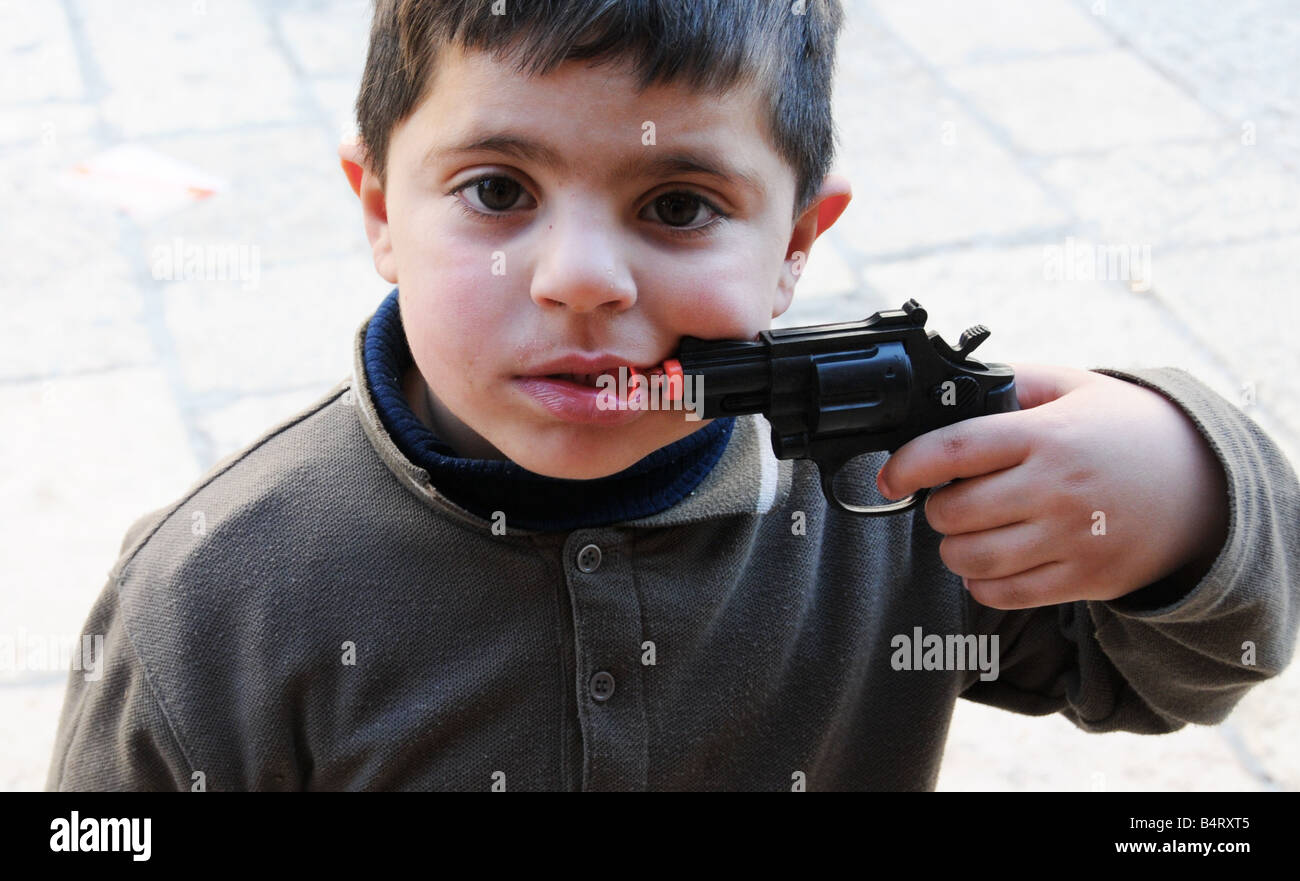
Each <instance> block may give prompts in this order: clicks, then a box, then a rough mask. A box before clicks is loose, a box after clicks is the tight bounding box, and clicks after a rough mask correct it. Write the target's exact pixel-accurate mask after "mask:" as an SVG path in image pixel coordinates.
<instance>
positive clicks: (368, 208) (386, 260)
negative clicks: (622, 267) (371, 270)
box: [339, 137, 397, 284]
mask: <svg viewBox="0 0 1300 881" xmlns="http://www.w3.org/2000/svg"><path fill="white" fill-rule="evenodd" d="M339 164H340V165H342V166H343V173H344V174H345V175H347V179H348V185H349V186H351V187H352V192H354V193H356V194H357V197H358V198H359V199H360V200H361V212H362V215H363V217H364V218H365V224H366V238H367V239H369V240H370V251H371V254H372V255H373V256H374V260H375V271H376V272H378V273H379V274H380V276H382V277H383V279H384V280H385V281H387V282H388V283H389V284H397V261H396V260H395V259H394V256H393V241H392V238H391V237H390V236H389V230H388V206H387V202H386V201H385V197H384V190H383V187H381V186H380V184H379V178H378V176H376V175H375V174H374V173H373V172H372V171H371V170H370V163H369V160H368V159H367V158H366V150H365V147H364V146H363V145H362V144H361V142H360V141H358V140H357V139H356V138H355V137H352V138H346V139H344V140H343V141H341V142H340V143H339Z"/></svg>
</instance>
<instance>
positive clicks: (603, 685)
mask: <svg viewBox="0 0 1300 881" xmlns="http://www.w3.org/2000/svg"><path fill="white" fill-rule="evenodd" d="M590 689H591V699H592V700H596V701H607V700H609V698H610V695H612V694H613V693H614V677H613V676H611V675H610V674H608V673H606V672H605V671H604V670H601V671H600V672H599V673H597V674H596V675H595V676H593V677H591V684H590Z"/></svg>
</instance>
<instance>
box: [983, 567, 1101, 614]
mask: <svg viewBox="0 0 1300 881" xmlns="http://www.w3.org/2000/svg"><path fill="white" fill-rule="evenodd" d="M1069 573H1070V566H1069V564H1067V563H1065V562H1062V561H1060V560H1056V561H1054V562H1051V563H1044V564H1042V565H1041V566H1037V567H1035V568H1033V569H1027V570H1026V571H1024V572H1017V573H1016V574H1015V575H1012V576H1009V577H1007V578H995V579H979V578H963V579H962V583H963V584H965V585H966V589H967V590H969V591H970V595H971V598H972V599H974V600H975V602H977V603H979V604H980V605H981V606H988V607H989V608H991V609H1003V610H1006V611H1011V610H1013V609H1032V608H1034V607H1036V606H1054V605H1059V604H1061V603H1070V602H1074V601H1075V600H1077V599H1081V597H1079V596H1078V595H1077V594H1076V591H1075V589H1074V588H1073V587H1072V585H1071V582H1070V578H1069Z"/></svg>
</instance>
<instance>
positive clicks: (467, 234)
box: [340, 47, 849, 479]
mask: <svg viewBox="0 0 1300 881" xmlns="http://www.w3.org/2000/svg"><path fill="white" fill-rule="evenodd" d="M765 119H766V112H765V110H764V108H763V107H762V106H760V99H759V98H758V95H757V94H756V92H754V91H752V90H743V91H732V92H729V93H727V94H726V95H725V96H722V97H718V96H707V95H697V94H694V93H692V92H690V91H689V90H687V89H686V88H685V87H680V86H676V85H674V86H653V87H651V88H650V89H647V90H646V91H645V92H644V93H642V94H641V95H637V94H636V92H635V80H634V79H633V78H632V76H631V75H630V74H628V73H626V72H623V71H622V70H615V69H614V68H611V67H600V68H589V67H586V66H585V62H567V63H565V64H564V65H563V66H561V67H560V68H559V69H558V70H556V71H555V72H554V73H552V74H550V75H548V76H546V77H541V78H530V77H527V76H522V75H519V74H516V73H514V71H513V70H512V68H511V67H510V65H509V64H501V63H498V62H495V61H493V60H492V58H491V57H490V56H489V55H488V54H486V53H477V52H470V53H466V52H462V51H459V50H457V49H455V48H453V47H448V48H445V49H444V51H443V53H442V55H441V57H440V59H439V63H438V69H437V73H436V75H435V83H434V87H433V89H432V91H431V93H430V95H429V97H428V98H427V99H426V100H425V101H424V103H423V104H422V105H420V106H419V107H418V108H417V109H416V111H415V112H414V113H413V114H412V115H411V116H410V117H408V118H407V119H406V120H405V121H404V122H403V123H402V124H400V125H399V126H397V127H396V128H395V129H394V131H393V133H392V137H391V143H390V148H389V153H388V180H387V187H386V189H384V190H381V189H380V187H379V184H378V179H377V178H376V177H375V176H374V175H372V174H370V172H369V170H368V169H366V168H365V167H364V165H363V164H361V163H360V161H359V160H360V155H361V154H360V153H359V152H358V151H357V149H356V148H355V147H349V146H347V145H344V146H343V147H341V148H340V156H341V157H342V158H343V160H344V162H343V165H344V169H345V171H346V172H347V173H348V176H349V179H350V181H351V182H352V184H353V189H354V190H357V191H358V195H359V196H360V197H361V201H362V204H363V207H364V213H365V220H366V232H367V235H368V237H369V239H370V242H371V245H372V249H373V252H374V260H375V268H376V269H377V270H378V271H379V274H380V275H381V276H383V277H384V278H385V279H386V280H388V281H389V282H390V283H393V284H396V285H398V286H399V291H400V292H399V297H400V303H401V310H402V321H403V324H404V325H405V328H406V335H407V339H408V341H409V343H410V346H411V352H412V355H413V356H414V359H415V366H416V367H417V368H418V373H417V372H415V371H412V374H411V376H409V377H407V379H406V384H405V385H406V389H407V397H408V399H409V400H410V401H411V402H412V406H413V407H414V408H415V412H416V413H417V414H420V415H421V416H422V418H424V419H425V421H427V422H429V423H430V427H431V428H432V429H433V431H434V433H435V434H436V435H437V436H438V437H439V438H441V439H442V440H444V441H446V442H447V443H449V444H451V446H452V447H453V448H454V449H455V450H456V451H457V453H459V454H460V455H462V456H471V457H475V458H502V457H508V458H510V459H512V460H514V461H515V462H516V463H518V464H519V465H521V466H522V467H524V468H526V469H528V470H529V471H533V472H536V473H538V474H544V475H549V476H552V477H561V478H569V479H591V478H597V477H603V476H607V475H610V474H614V473H617V472H619V471H622V470H623V469H625V468H628V467H629V466H631V465H633V464H634V463H636V462H637V461H638V460H640V459H642V458H644V457H645V456H647V455H649V454H650V453H651V452H653V451H655V450H656V449H659V448H660V447H663V446H665V445H667V444H670V443H672V442H674V441H677V440H679V439H681V438H683V437H685V436H687V435H689V434H690V433H692V432H693V431H696V430H698V429H699V428H700V427H701V426H703V425H704V424H706V423H705V422H701V421H688V420H687V419H686V418H685V416H686V413H685V411H683V410H658V411H647V410H636V411H623V412H621V413H618V414H617V416H618V417H619V419H618V420H617V421H610V420H605V421H601V420H600V419H599V417H598V418H597V420H598V421H594V422H593V421H590V420H585V419H583V418H581V417H579V416H576V415H574V413H573V412H572V410H571V408H567V407H566V406H565V405H564V404H563V403H561V402H562V401H572V400H574V399H575V396H576V399H577V400H578V401H579V402H580V401H581V400H582V398H583V394H584V393H583V392H582V391H581V390H580V389H577V388H573V387H569V385H568V383H565V382H564V381H562V380H560V381H556V380H547V379H540V378H537V375H539V374H549V373H553V372H576V371H572V370H570V371H554V370H548V369H546V368H547V367H548V366H551V365H550V362H552V361H554V360H556V359H559V358H563V357H566V356H570V355H575V354H576V355H590V356H600V357H601V360H602V362H603V361H604V360H605V359H609V360H610V361H611V363H624V364H628V365H631V366H635V367H638V368H643V367H646V366H649V365H654V364H657V363H658V362H660V361H662V360H663V359H664V358H666V357H669V356H670V355H671V354H672V353H673V352H674V351H675V350H676V348H677V345H678V341H679V340H680V339H681V337H683V336H686V335H690V336H696V337H702V338H713V339H723V338H725V339H753V338H754V337H755V335H756V334H757V333H758V331H760V330H764V329H766V328H768V327H769V326H770V321H771V319H772V318H774V317H776V316H778V315H780V314H781V313H782V312H784V311H785V310H786V308H787V307H788V306H789V304H790V299H791V297H792V296H793V292H794V284H795V281H796V275H797V273H798V271H799V269H800V268H801V267H802V263H803V260H804V259H805V258H804V255H806V254H807V252H808V251H809V249H810V247H811V245H812V241H813V239H815V238H816V236H817V235H818V234H819V233H820V232H821V231H822V230H823V229H824V228H825V227H827V226H829V225H830V223H832V222H834V220H835V218H836V217H838V216H839V213H840V212H841V211H843V209H844V207H845V206H846V205H847V204H848V200H849V190H848V186H847V184H846V183H844V182H843V181H842V179H839V178H836V177H835V176H829V177H828V178H827V179H826V183H825V185H824V186H823V188H822V191H821V193H819V195H818V200H817V202H815V203H814V204H813V205H812V206H811V207H810V208H809V210H808V211H807V212H806V213H804V214H803V215H802V216H801V217H800V218H799V219H798V221H797V222H796V223H794V224H793V225H792V224H791V214H792V212H793V209H794V196H795V180H794V174H793V172H792V171H791V169H790V167H789V166H788V165H786V163H785V162H784V161H783V160H782V159H781V158H780V157H779V156H778V155H777V154H776V153H775V152H774V151H773V149H772V148H771V147H770V146H769V144H768V141H767V138H766V137H765V135H764V133H763V128H762V127H763V126H764V120H765ZM650 124H653V126H651V125H650ZM489 137H491V138H495V139H498V140H497V141H496V143H495V144H486V145H481V146H478V147H475V148H472V149H463V148H464V147H465V146H466V145H470V144H473V143H475V142H479V141H482V140H484V139H486V138H489ZM501 139H511V140H512V141H515V142H528V143H529V144H531V145H536V146H535V148H534V149H531V150H527V151H520V150H511V149H509V147H508V145H506V144H504V143H503V141H502V140H501ZM686 154H690V155H691V157H693V159H694V161H695V162H696V163H697V164H702V165H707V166H711V167H713V168H715V169H716V170H718V171H719V172H721V174H722V175H725V176H720V175H719V174H713V173H709V172H707V171H704V170H700V169H695V168H691V167H689V166H688V165H687V164H685V163H683V162H682V161H680V160H682V159H684V158H685V156H686ZM742 175H743V176H744V177H745V178H749V179H751V180H752V181H753V182H754V183H755V184H757V186H756V187H754V186H751V185H750V184H749V183H746V182H745V181H744V180H743V179H742ZM485 177H488V178H491V180H490V181H488V182H487V183H484V184H481V185H475V184H474V183H473V182H474V181H476V180H479V179H481V178H485ZM466 184H469V186H466ZM670 195H671V196H672V198H668V199H665V198H663V197H665V196H670ZM724 214H725V215H726V217H725V218H724V217H722V216H721V215H724ZM796 252H803V253H802V254H798V253H796ZM530 375H532V376H533V377H534V378H532V379H528V378H526V377H528V376H530ZM629 414H630V416H631V418H629Z"/></svg>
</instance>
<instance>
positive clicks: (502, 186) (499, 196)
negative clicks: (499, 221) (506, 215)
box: [473, 177, 520, 211]
mask: <svg viewBox="0 0 1300 881" xmlns="http://www.w3.org/2000/svg"><path fill="white" fill-rule="evenodd" d="M473 191H474V193H475V194H476V195H477V196H478V198H479V201H480V202H481V203H482V204H483V207H484V208H486V209H487V210H489V211H506V210H509V208H510V206H511V205H513V204H515V201H516V200H517V199H518V198H519V192H520V186H519V184H518V182H516V181H514V180H511V179H510V178H508V177H487V178H484V179H483V180H481V181H479V182H478V183H476V184H475V185H474V187H473Z"/></svg>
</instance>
